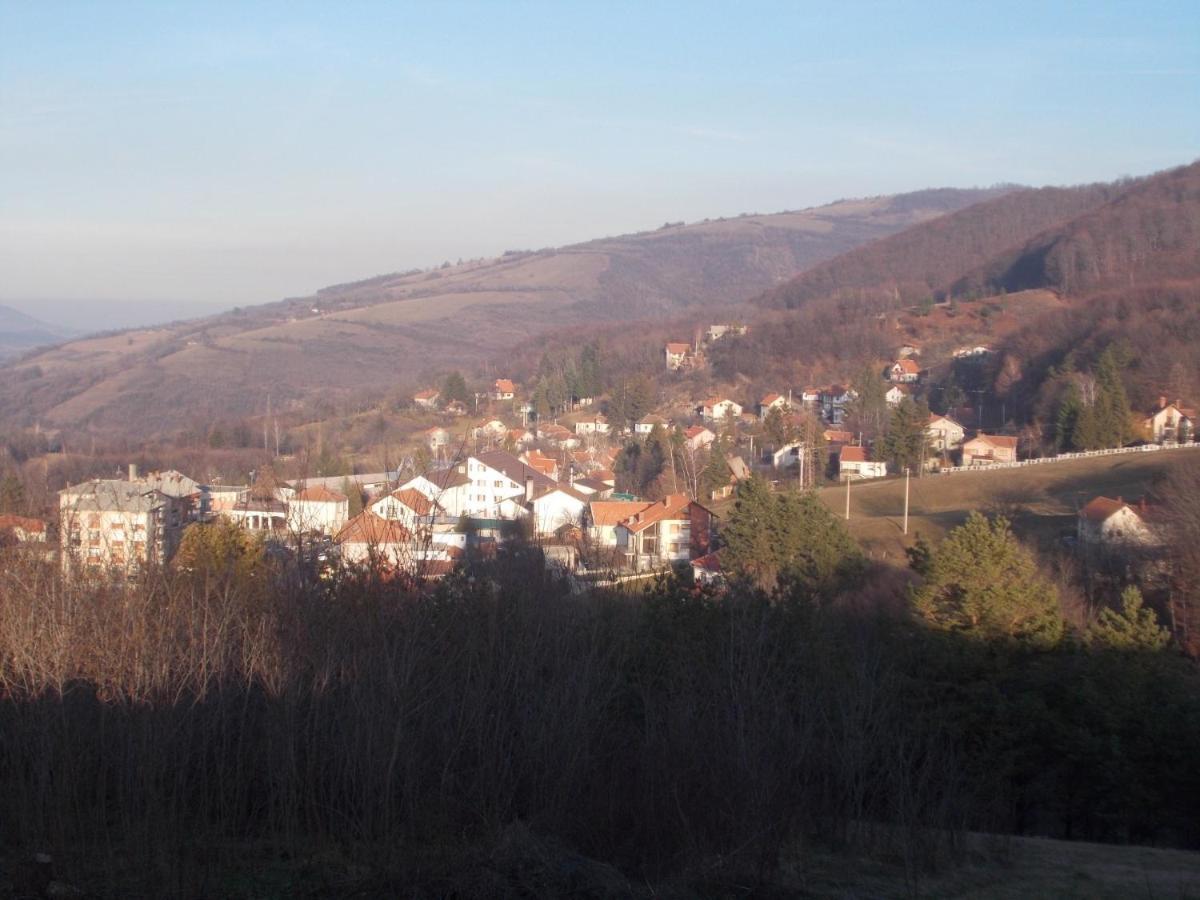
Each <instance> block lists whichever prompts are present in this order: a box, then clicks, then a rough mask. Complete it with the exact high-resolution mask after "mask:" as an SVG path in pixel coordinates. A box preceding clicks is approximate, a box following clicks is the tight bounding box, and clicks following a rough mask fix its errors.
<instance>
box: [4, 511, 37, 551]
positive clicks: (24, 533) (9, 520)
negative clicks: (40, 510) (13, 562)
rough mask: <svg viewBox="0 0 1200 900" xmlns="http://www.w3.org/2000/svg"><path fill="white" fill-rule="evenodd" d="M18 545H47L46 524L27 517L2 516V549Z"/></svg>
mask: <svg viewBox="0 0 1200 900" xmlns="http://www.w3.org/2000/svg"><path fill="white" fill-rule="evenodd" d="M9 542H11V543H16V544H33V543H36V544H44V543H46V523H45V522H43V521H42V520H41V519H30V518H27V517H25V516H12V515H4V516H0V547H4V546H6V545H7V544H8V543H9Z"/></svg>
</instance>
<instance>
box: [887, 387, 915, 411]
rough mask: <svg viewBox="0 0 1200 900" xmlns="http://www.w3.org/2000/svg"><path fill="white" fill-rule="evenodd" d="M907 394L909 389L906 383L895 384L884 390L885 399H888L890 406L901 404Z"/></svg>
mask: <svg viewBox="0 0 1200 900" xmlns="http://www.w3.org/2000/svg"><path fill="white" fill-rule="evenodd" d="M907 396H909V390H908V388H907V387H906V386H905V385H902V384H893V385H892V386H891V387H889V388H888V389H887V391H885V392H884V395H883V399H884V400H886V401H887V405H888V406H899V405H900V404H901V402H902V401H903V400H904V398H905V397H907Z"/></svg>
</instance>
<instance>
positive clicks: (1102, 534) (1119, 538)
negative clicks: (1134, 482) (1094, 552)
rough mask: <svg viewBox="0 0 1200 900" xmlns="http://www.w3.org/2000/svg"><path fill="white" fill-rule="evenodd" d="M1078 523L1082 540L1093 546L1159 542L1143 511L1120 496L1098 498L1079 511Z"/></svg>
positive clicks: (1142, 545) (1155, 543)
mask: <svg viewBox="0 0 1200 900" xmlns="http://www.w3.org/2000/svg"><path fill="white" fill-rule="evenodd" d="M1143 512H1144V510H1143ZM1077 524H1078V530H1077V533H1078V536H1079V540H1080V542H1081V543H1083V544H1086V545H1089V546H1092V547H1097V546H1107V547H1118V546H1124V547H1150V546H1155V545H1157V544H1158V543H1159V538H1158V536H1157V535H1156V534H1155V533H1154V531H1153V529H1151V528H1150V526H1149V525H1147V524H1146V520H1145V518H1143V515H1142V513H1141V512H1139V511H1138V510H1136V509H1134V507H1132V506H1130V505H1129V504H1128V503H1125V502H1124V501H1123V500H1122V499H1121V498H1120V497H1118V498H1117V499H1116V500H1112V499H1110V498H1108V497H1096V498H1095V499H1094V500H1092V501H1091V502H1090V503H1088V504H1087V505H1086V506H1085V507H1083V509H1081V510H1080V511H1079V517H1078V520H1077Z"/></svg>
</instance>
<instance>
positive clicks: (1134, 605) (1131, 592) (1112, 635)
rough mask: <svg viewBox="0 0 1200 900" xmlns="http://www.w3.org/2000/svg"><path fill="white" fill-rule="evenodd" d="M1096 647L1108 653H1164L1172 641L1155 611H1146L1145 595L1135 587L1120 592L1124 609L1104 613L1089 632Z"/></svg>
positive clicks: (1090, 639) (1089, 638) (1090, 640)
mask: <svg viewBox="0 0 1200 900" xmlns="http://www.w3.org/2000/svg"><path fill="white" fill-rule="evenodd" d="M1088 640H1089V642H1091V643H1092V645H1093V646H1097V647H1102V648H1104V649H1108V650H1124V651H1131V650H1161V649H1163V648H1164V647H1165V646H1167V644H1168V643H1169V642H1170V640H1171V634H1170V632H1168V631H1167V629H1165V628H1163V627H1162V626H1160V625H1159V624H1158V616H1156V615H1155V614H1154V610H1152V609H1147V608H1146V606H1145V605H1144V602H1143V600H1142V592H1141V591H1140V590H1138V589H1137V588H1136V587H1134V586H1133V585H1130V586H1129V587H1127V588H1125V590H1124V591H1122V592H1121V609H1120V611H1119V612H1118V611H1117V610H1114V609H1102V610H1100V615H1099V616H1097V617H1096V621H1095V622H1093V623H1092V626H1091V627H1090V628H1089V629H1088Z"/></svg>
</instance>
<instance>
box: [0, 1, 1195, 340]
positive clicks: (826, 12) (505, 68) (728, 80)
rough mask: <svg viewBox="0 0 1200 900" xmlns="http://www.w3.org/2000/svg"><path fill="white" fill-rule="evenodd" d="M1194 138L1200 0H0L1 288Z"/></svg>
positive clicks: (611, 221) (548, 232)
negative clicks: (541, 0) (917, 0)
mask: <svg viewBox="0 0 1200 900" xmlns="http://www.w3.org/2000/svg"><path fill="white" fill-rule="evenodd" d="M918 8H919V9H918ZM1197 157H1200V3H1196V2H1194V0H1192V2H1180V3H1152V2H1150V3H1147V2H1138V3H1045V2H1037V3H1016V2H1006V3H987V4H985V3H961V2H953V3H945V4H938V3H926V4H911V3H853V2H843V3H801V2H787V3H779V4H770V3H753V2H738V3H705V2H699V0H695V2H690V3H680V4H671V3H653V2H637V3H621V2H604V3H593V4H587V3H582V2H570V3H546V4H538V3H519V2H515V3H495V4H486V3H456V2H438V3H419V4H418V3H412V4H407V3H397V2H389V3H366V2H345V0H339V2H336V3H330V2H328V0H325V2H320V3H311V4H306V3H301V2H287V3H278V4H276V3H265V2H263V3H253V4H251V3H228V4H223V3H219V2H212V0H208V2H203V3H194V4H189V3H183V2H173V3H162V2H152V3H134V2H111V3H104V4H101V3H94V2H86V3H71V2H66V0H61V2H54V3H30V2H26V0H0V303H4V304H8V305H10V306H14V307H16V308H18V309H21V310H23V311H25V312H29V313H31V314H33V315H37V316H39V317H41V318H44V319H49V320H51V321H55V322H58V323H73V324H75V325H77V326H79V327H86V328H98V327H116V326H123V325H129V324H135V323H137V324H140V323H143V322H149V321H157V320H169V319H173V318H180V317H184V316H189V315H196V314H200V313H203V312H208V311H217V310H221V309H228V308H230V307H233V306H238V305H241V306H245V305H250V304H254V303H266V302H271V301H274V300H277V299H281V298H283V297H286V296H300V295H305V294H308V293H311V292H312V291H314V290H316V289H318V288H320V287H323V286H326V285H329V284H334V283H339V282H345V281H352V280H357V279H361V278H367V277H370V276H372V275H376V274H381V273H386V272H393V271H399V270H404V269H409V268H415V267H424V266H431V265H437V264H439V263H440V262H441V261H443V260H447V259H449V260H456V259H459V258H465V259H469V258H473V257H479V256H492V255H496V254H499V253H502V252H503V251H505V250H509V249H524V248H535V247H545V246H555V245H561V244H567V243H571V242H575V241H580V240H586V239H590V238H594V237H602V236H605V235H612V234H620V233H625V232H630V231H637V230H641V229H645V228H654V227H657V226H658V225H661V224H662V223H663V222H665V221H679V220H686V221H694V220H699V219H703V218H706V217H716V216H722V215H737V214H738V213H741V212H771V211H776V210H780V209H796V208H802V207H807V206H814V205H818V204H821V203H826V202H829V201H832V200H835V199H838V198H842V197H852V196H871V195H877V194H885V193H893V192H899V191H906V190H916V189H920V188H923V187H931V186H956V187H967V186H983V185H990V184H995V183H1000V182H1017V183H1022V184H1030V185H1043V184H1075V183H1081V182H1089V181H1098V180H1111V179H1113V178H1117V177H1120V176H1123V175H1139V174H1147V173H1150V172H1153V171H1157V170H1161V169H1164V168H1169V167H1171V166H1175V165H1180V164H1183V163H1187V162H1191V161H1193V160H1195V159H1196V158H1197Z"/></svg>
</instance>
